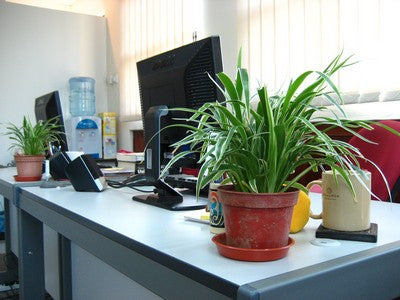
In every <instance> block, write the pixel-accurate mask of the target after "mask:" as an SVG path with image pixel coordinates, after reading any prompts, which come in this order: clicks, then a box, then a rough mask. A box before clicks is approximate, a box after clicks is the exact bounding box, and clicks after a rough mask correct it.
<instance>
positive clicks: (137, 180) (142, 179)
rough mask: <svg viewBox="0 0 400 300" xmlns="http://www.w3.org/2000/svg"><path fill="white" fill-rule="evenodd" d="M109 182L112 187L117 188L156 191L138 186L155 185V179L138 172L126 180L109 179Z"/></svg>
mask: <svg viewBox="0 0 400 300" xmlns="http://www.w3.org/2000/svg"><path fill="white" fill-rule="evenodd" d="M107 184H108V185H109V186H110V187H112V188H116V189H119V188H123V187H128V188H131V189H133V190H136V191H138V192H141V193H153V192H154V191H149V190H142V189H139V188H137V187H138V186H153V185H154V181H153V180H151V179H150V178H149V177H147V176H145V175H143V174H136V175H134V176H132V177H128V178H127V179H126V180H124V181H122V182H121V181H115V180H110V179H107Z"/></svg>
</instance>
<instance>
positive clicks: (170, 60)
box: [134, 36, 223, 209]
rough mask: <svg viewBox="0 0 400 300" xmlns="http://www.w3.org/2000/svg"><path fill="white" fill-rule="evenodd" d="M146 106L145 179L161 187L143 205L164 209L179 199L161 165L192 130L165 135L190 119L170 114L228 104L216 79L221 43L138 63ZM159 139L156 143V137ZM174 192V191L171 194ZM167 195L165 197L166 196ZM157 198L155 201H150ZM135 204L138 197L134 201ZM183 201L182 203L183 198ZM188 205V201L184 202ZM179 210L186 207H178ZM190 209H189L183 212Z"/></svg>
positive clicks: (211, 39) (215, 38)
mask: <svg viewBox="0 0 400 300" xmlns="http://www.w3.org/2000/svg"><path fill="white" fill-rule="evenodd" d="M137 72H138V79H139V89H140V101H141V107H142V118H143V127H144V136H145V144H146V145H147V147H146V152H145V177H146V180H149V181H150V182H151V181H154V182H156V183H155V184H154V185H155V186H156V188H157V191H158V195H152V196H150V197H142V198H143V199H142V200H143V202H146V203H149V201H152V202H155V203H150V204H153V205H158V206H163V205H164V204H165V205H167V207H166V208H169V209H171V207H168V205H169V204H168V203H167V202H171V203H173V202H174V201H179V200H174V197H175V196H176V197H175V198H176V199H178V198H179V197H181V196H179V195H176V193H175V192H174V191H173V189H172V188H171V187H169V185H168V184H166V183H165V182H163V181H162V180H158V177H159V175H160V164H161V161H162V159H163V157H164V154H165V153H169V151H170V148H169V147H170V146H171V144H173V143H174V142H176V141H178V140H180V139H182V138H183V137H185V134H186V129H184V128H178V127H176V128H169V129H167V130H162V131H161V134H157V133H158V132H159V131H160V129H162V128H165V127H166V126H168V125H170V124H176V123H178V122H179V121H177V120H176V118H187V117H188V115H187V114H186V113H183V112H178V111H170V110H168V109H170V108H177V107H187V108H193V109H196V108H199V107H200V106H202V105H203V104H204V103H206V102H213V101H222V100H223V95H222V93H221V91H220V90H219V89H218V87H217V86H216V85H215V83H214V82H213V81H212V80H211V79H210V78H209V76H211V77H212V78H214V80H217V79H216V74H217V73H219V72H222V54H221V46H220V39H219V37H218V36H212V37H209V38H206V39H202V40H200V41H196V42H193V43H190V44H187V45H184V46H182V47H179V48H176V49H173V50H170V51H167V52H164V53H161V54H159V55H156V56H153V57H150V58H147V59H145V60H142V61H139V62H138V63H137ZM154 136H155V137H154ZM171 189H172V190H171ZM163 194H165V195H163ZM151 197H154V199H153V200H150V198H151ZM134 198H135V200H139V201H140V199H136V198H137V197H134ZM181 198H182V197H181ZM180 202H182V199H180ZM177 205H178V206H177V207H175V208H176V209H180V208H181V207H182V205H183V204H182V203H180V204H177ZM182 209H184V208H182Z"/></svg>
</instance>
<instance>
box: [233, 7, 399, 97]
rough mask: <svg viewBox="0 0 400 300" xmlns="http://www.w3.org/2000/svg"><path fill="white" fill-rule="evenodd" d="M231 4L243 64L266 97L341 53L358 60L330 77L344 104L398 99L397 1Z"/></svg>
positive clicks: (319, 68)
mask: <svg viewBox="0 0 400 300" xmlns="http://www.w3.org/2000/svg"><path fill="white" fill-rule="evenodd" d="M237 5H238V6H237V11H238V22H239V26H238V28H239V32H238V41H239V43H241V46H242V48H243V57H244V62H245V64H247V66H248V68H249V72H250V74H251V76H252V77H253V79H254V78H255V79H257V80H258V81H260V82H262V83H264V84H266V85H267V87H268V89H269V90H270V91H271V92H277V91H279V90H280V89H282V88H284V87H285V84H286V85H287V83H288V82H289V80H290V79H291V78H294V77H296V76H298V75H300V73H301V72H302V71H305V70H322V69H323V68H324V67H325V66H327V65H328V63H329V62H330V61H331V60H332V59H333V58H334V57H335V55H337V54H338V53H339V52H340V51H341V50H344V56H349V55H353V54H354V57H353V58H352V61H354V62H355V61H358V63H357V64H355V65H352V66H350V67H348V68H345V69H343V70H342V71H341V72H340V73H339V74H338V75H337V76H336V77H335V78H334V80H335V83H336V84H337V85H338V86H339V88H340V89H341V91H342V92H343V93H344V94H345V97H344V99H345V102H346V103H362V102H370V101H389V100H400V92H399V91H398V90H400V80H399V75H398V70H399V69H400V68H399V67H400V58H399V54H400V39H399V38H398V37H397V31H398V28H400V18H399V16H398V14H399V12H400V1H397V0H238V2H237ZM254 84H257V82H256V80H255V82H254Z"/></svg>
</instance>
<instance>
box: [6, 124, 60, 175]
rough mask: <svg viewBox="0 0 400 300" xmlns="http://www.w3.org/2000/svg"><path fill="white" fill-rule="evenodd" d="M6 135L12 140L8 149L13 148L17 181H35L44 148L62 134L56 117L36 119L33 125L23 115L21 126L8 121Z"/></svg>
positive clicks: (40, 165) (41, 162)
mask: <svg viewBox="0 0 400 300" xmlns="http://www.w3.org/2000/svg"><path fill="white" fill-rule="evenodd" d="M5 134H6V135H8V136H9V138H10V140H11V141H12V143H11V146H10V148H9V149H15V151H16V152H15V154H14V160H15V164H16V167H17V176H15V179H16V180H18V181H36V180H40V179H41V175H42V166H43V161H44V158H45V154H46V150H47V149H48V148H49V146H50V145H51V143H53V142H56V141H58V139H59V138H58V137H59V135H60V134H62V133H61V132H60V131H59V125H57V117H56V118H52V119H50V120H47V121H38V122H37V123H36V124H35V125H33V124H32V122H31V121H30V120H29V118H26V117H25V116H24V118H23V120H22V126H21V127H18V126H17V125H15V124H13V123H9V124H8V126H7V127H6V132H5Z"/></svg>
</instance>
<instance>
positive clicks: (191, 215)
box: [184, 209, 210, 224]
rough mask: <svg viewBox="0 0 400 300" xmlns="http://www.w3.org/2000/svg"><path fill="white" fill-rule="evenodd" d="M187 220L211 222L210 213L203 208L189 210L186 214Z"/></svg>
mask: <svg viewBox="0 0 400 300" xmlns="http://www.w3.org/2000/svg"><path fill="white" fill-rule="evenodd" d="M184 219H185V220H186V221H192V222H198V223H203V224H210V213H209V212H207V211H205V210H204V209H202V210H195V211H191V212H188V214H187V215H185V216H184Z"/></svg>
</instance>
